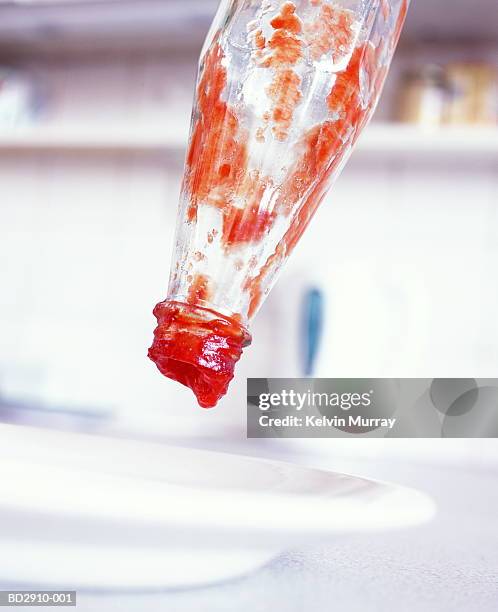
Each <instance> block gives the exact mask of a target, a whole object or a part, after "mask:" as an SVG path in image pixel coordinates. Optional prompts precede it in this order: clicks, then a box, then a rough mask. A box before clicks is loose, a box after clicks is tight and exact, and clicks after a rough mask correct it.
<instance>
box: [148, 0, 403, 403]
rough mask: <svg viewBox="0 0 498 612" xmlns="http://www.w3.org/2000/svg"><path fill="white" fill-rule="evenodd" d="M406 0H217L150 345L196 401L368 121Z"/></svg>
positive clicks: (220, 371)
mask: <svg viewBox="0 0 498 612" xmlns="http://www.w3.org/2000/svg"><path fill="white" fill-rule="evenodd" d="M407 8H408V0H342V1H340V2H339V1H337V2H329V1H327V0H295V1H293V2H290V1H279V0H276V1H275V0H273V1H267V0H225V1H224V2H222V3H221V5H220V7H219V9H218V12H217V14H216V17H215V20H214V22H213V25H212V27H211V30H210V32H209V34H208V37H207V40H206V42H205V45H204V48H203V50H202V53H201V59H200V65H199V74H198V79H197V89H196V97H195V101H194V106H193V113H192V124H191V132H190V141H189V149H188V153H187V159H186V163H185V174H184V180H183V187H182V193H181V199H180V207H179V212H178V225H177V231H176V244H175V251H174V257H173V262H172V268H171V276H170V283H169V290H168V296H167V300H166V301H165V302H162V303H161V304H159V305H158V306H157V307H156V310H155V314H156V316H157V317H158V323H159V324H158V327H157V328H156V331H155V340H154V344H153V346H152V347H151V349H150V350H149V355H150V357H151V358H152V359H153V360H154V361H155V362H156V364H157V365H158V367H159V369H160V370H161V371H162V372H163V373H164V374H165V375H166V376H169V377H171V378H174V379H175V380H179V381H180V382H182V383H183V384H187V385H188V386H190V387H192V388H193V390H194V392H195V393H196V395H197V397H198V399H199V402H200V403H201V405H213V404H215V403H216V399H217V398H219V396H221V395H222V394H223V393H225V392H226V388H227V385H228V383H229V381H230V379H231V378H232V377H233V367H234V364H235V361H237V359H238V358H239V357H240V353H241V351H242V348H243V347H244V346H246V345H247V344H248V343H249V342H250V335H249V333H248V331H247V329H248V327H249V324H250V320H251V319H252V318H253V317H254V315H255V314H256V312H257V311H258V309H259V308H260V307H261V305H262V303H263V301H264V299H265V298H266V296H267V295H268V293H269V291H270V290H271V288H272V286H273V284H274V283H275V281H276V279H277V277H278V274H279V271H280V269H281V268H282V266H283V265H284V263H285V261H286V260H287V258H288V257H289V255H290V254H291V252H292V250H293V249H294V247H295V245H296V244H297V242H298V240H299V238H300V237H301V235H302V234H303V232H304V231H305V229H306V227H307V226H308V224H309V222H310V220H311V218H312V217H313V215H314V213H315V211H316V210H317V208H318V206H319V204H320V202H321V200H322V199H323V197H324V195H325V193H326V192H327V191H328V189H329V188H330V186H331V185H332V184H333V182H334V180H335V179H336V178H337V176H338V174H339V173H340V171H341V169H342V168H343V167H344V164H345V163H346V161H347V159H348V157H349V155H350V153H351V151H352V148H353V146H354V144H355V142H356V140H357V138H358V136H359V134H360V132H361V131H362V129H363V128H364V126H365V125H366V124H367V123H368V121H369V119H370V117H371V115H372V113H373V111H374V109H375V106H376V104H377V101H378V99H379V95H380V92H381V89H382V86H383V84H384V80H385V77H386V75H387V71H388V68H389V64H390V62H391V59H392V55H393V53H394V50H395V47H396V44H397V41H398V38H399V35H400V32H401V28H402V25H403V22H404V18H405V15H406V11H407ZM220 325H221V327H220ZM213 326H214V327H215V328H216V329H213ZM187 349H188V350H187ZM222 379H223V380H222ZM201 387H202V388H201ZM211 391H212V392H211ZM206 393H207V394H208V395H209V398H208V399H206V398H204V399H203V397H201V396H203V394H204V395H205V394H206Z"/></svg>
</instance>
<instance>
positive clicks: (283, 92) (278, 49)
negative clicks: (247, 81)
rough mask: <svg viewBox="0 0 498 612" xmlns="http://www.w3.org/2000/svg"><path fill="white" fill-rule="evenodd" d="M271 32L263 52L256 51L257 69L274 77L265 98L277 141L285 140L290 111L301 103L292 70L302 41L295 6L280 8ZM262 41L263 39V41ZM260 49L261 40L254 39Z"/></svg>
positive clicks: (299, 92) (298, 56)
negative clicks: (268, 104)
mask: <svg viewBox="0 0 498 612" xmlns="http://www.w3.org/2000/svg"><path fill="white" fill-rule="evenodd" d="M270 25H271V26H272V28H273V29H274V30H275V32H274V33H273V36H272V37H271V38H270V40H269V41H268V43H267V44H266V48H267V51H268V52H267V53H266V54H262V52H260V53H259V54H258V57H261V58H262V59H261V62H260V64H261V66H264V67H265V68H271V69H273V71H274V73H275V76H274V77H273V81H272V83H271V85H270V86H269V87H268V88H267V93H268V96H269V98H270V99H271V100H272V101H273V106H272V112H271V119H272V121H273V127H272V131H273V135H274V136H275V138H277V140H285V139H286V137H287V133H288V131H289V128H290V126H291V123H292V118H293V115H294V110H295V109H296V107H297V105H298V104H299V102H300V101H301V98H302V94H301V91H300V87H301V77H300V76H299V75H298V74H297V73H296V72H295V71H294V70H293V69H292V66H295V65H296V64H297V63H298V62H299V60H300V59H302V57H303V45H304V44H303V41H302V40H301V36H300V35H301V33H302V30H303V25H302V23H301V20H300V19H299V17H298V16H297V15H296V7H295V5H294V4H293V3H292V2H286V3H285V4H283V5H282V7H281V9H280V14H279V15H277V16H276V17H274V18H273V19H272V20H271V21H270ZM263 41H264V39H263ZM256 42H257V43H259V45H257V46H258V49H260V50H262V49H264V48H265V47H264V46H263V47H262V46H261V39H260V38H258V39H256Z"/></svg>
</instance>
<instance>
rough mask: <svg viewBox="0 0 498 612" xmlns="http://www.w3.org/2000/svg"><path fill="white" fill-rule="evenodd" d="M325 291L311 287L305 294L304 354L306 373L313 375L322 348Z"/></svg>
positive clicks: (306, 374)
mask: <svg viewBox="0 0 498 612" xmlns="http://www.w3.org/2000/svg"><path fill="white" fill-rule="evenodd" d="M323 306H324V297H323V292H322V291H320V290H319V289H310V290H308V291H307V292H306V294H305V296H304V303H303V326H302V327H303V331H302V334H303V351H302V353H303V355H304V375H305V376H313V372H314V370H315V365H316V359H317V356H318V351H319V349H320V341H321V337H322V331H323V313H324V307H323Z"/></svg>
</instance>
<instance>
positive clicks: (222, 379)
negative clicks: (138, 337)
mask: <svg viewBox="0 0 498 612" xmlns="http://www.w3.org/2000/svg"><path fill="white" fill-rule="evenodd" d="M154 315H155V316H156V318H157V327H156V329H155V331H154V342H153V344H152V346H151V347H150V349H149V357H150V359H152V361H153V362H154V363H155V364H156V366H157V367H158V369H159V371H160V372H161V373H162V374H164V376H167V377H168V378H171V379H173V380H176V381H178V382H179V383H181V384H182V385H185V386H187V387H190V389H192V391H193V392H194V393H195V396H196V397H197V401H198V402H199V405H200V406H202V407H203V408H212V407H213V406H216V404H217V403H218V401H219V400H220V398H221V397H222V396H223V395H225V393H226V392H227V389H228V385H229V383H230V381H231V380H232V378H233V374H234V367H235V364H236V363H237V361H238V360H239V359H240V356H241V354H242V349H243V348H244V347H246V346H248V345H249V344H250V343H251V336H250V335H249V333H248V332H247V330H246V329H245V328H244V327H242V325H240V324H239V323H238V322H237V321H236V320H235V319H233V318H229V317H224V316H222V315H220V314H219V313H217V312H214V311H212V310H208V309H206V308H199V307H194V306H188V305H186V304H180V303H178V302H169V301H166V302H160V303H159V304H157V306H156V307H155V308H154Z"/></svg>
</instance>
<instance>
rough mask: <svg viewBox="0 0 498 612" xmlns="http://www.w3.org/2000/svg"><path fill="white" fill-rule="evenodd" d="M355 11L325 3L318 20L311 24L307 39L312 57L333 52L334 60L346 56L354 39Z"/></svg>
mask: <svg viewBox="0 0 498 612" xmlns="http://www.w3.org/2000/svg"><path fill="white" fill-rule="evenodd" d="M353 24H354V13H353V12H352V11H347V10H344V9H342V8H339V7H337V6H334V5H332V4H324V5H323V6H322V7H321V8H320V12H319V14H318V16H317V19H316V21H314V22H313V23H311V24H309V25H308V26H307V27H306V28H305V30H306V40H307V42H308V45H309V48H310V54H311V57H312V59H315V60H318V59H320V58H321V57H322V56H323V55H325V54H327V53H331V55H332V59H333V61H338V60H339V59H340V58H342V57H346V55H348V53H349V52H350V51H351V46H352V43H353V40H354V32H353Z"/></svg>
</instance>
